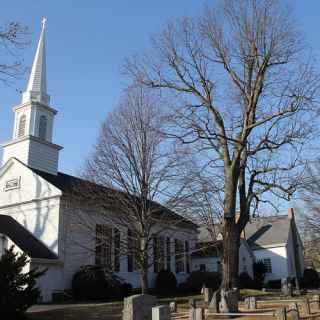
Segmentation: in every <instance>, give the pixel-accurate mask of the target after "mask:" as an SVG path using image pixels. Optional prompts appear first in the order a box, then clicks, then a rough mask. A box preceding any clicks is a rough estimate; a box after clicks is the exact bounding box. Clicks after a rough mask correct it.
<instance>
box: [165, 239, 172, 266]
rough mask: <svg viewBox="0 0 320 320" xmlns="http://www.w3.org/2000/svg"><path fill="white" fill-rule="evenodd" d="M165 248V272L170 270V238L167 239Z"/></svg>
mask: <svg viewBox="0 0 320 320" xmlns="http://www.w3.org/2000/svg"><path fill="white" fill-rule="evenodd" d="M166 247H167V270H171V240H170V238H167V241H166Z"/></svg>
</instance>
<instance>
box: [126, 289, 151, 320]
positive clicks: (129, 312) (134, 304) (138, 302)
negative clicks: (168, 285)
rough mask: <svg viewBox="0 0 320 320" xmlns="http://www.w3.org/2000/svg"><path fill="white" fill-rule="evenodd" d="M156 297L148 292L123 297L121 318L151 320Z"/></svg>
mask: <svg viewBox="0 0 320 320" xmlns="http://www.w3.org/2000/svg"><path fill="white" fill-rule="evenodd" d="M155 305H156V298H155V297H154V296H150V295H148V294H137V295H134V296H131V297H128V298H125V299H124V306H123V314H122V319H123V320H151V319H152V308H153V307H154V306H155Z"/></svg>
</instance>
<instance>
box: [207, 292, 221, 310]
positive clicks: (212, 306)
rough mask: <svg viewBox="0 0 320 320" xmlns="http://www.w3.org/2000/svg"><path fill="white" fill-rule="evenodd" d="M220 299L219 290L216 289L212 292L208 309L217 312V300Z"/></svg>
mask: <svg viewBox="0 0 320 320" xmlns="http://www.w3.org/2000/svg"><path fill="white" fill-rule="evenodd" d="M220 299H221V291H220V290H217V291H215V292H214V293H213V296H212V299H211V301H210V304H209V307H208V309H209V310H210V312H212V313H219V302H220Z"/></svg>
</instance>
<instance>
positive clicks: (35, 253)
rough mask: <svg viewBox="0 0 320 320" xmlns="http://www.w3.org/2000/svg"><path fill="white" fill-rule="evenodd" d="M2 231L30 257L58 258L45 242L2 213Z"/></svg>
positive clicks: (0, 219)
mask: <svg viewBox="0 0 320 320" xmlns="http://www.w3.org/2000/svg"><path fill="white" fill-rule="evenodd" d="M0 233H1V234H3V235H5V236H7V237H8V238H10V239H11V240H12V241H13V242H14V243H15V244H16V245H17V246H18V247H19V248H20V249H21V250H22V251H23V252H25V253H26V254H27V255H28V256H29V257H30V258H38V259H58V257H57V255H56V254H55V253H53V252H52V251H51V250H50V249H49V248H48V247H46V246H45V244H44V243H42V242H41V241H40V240H38V239H37V238H36V237H35V236H34V235H33V234H32V233H31V232H29V231H28V230H27V229H26V228H24V227H23V226H22V225H21V224H20V223H19V222H17V221H16V220H15V219H14V218H12V217H10V216H7V215H3V214H1V215H0Z"/></svg>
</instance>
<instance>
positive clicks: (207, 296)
mask: <svg viewBox="0 0 320 320" xmlns="http://www.w3.org/2000/svg"><path fill="white" fill-rule="evenodd" d="M203 299H204V304H205V306H208V305H209V303H210V302H211V299H212V289H211V288H204V289H203Z"/></svg>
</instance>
